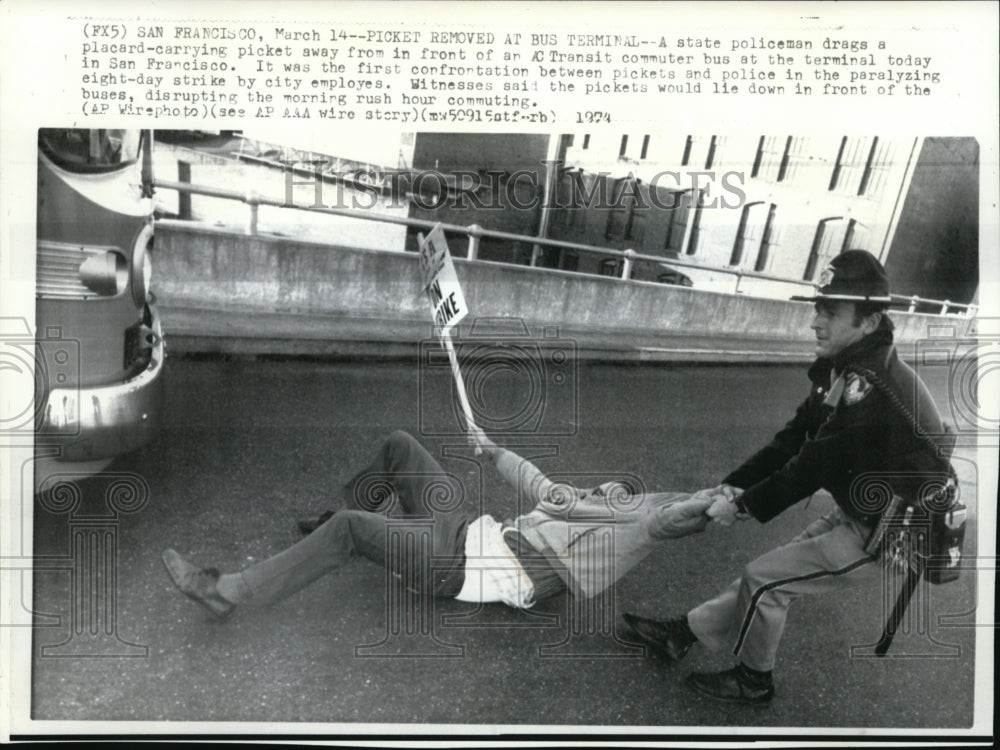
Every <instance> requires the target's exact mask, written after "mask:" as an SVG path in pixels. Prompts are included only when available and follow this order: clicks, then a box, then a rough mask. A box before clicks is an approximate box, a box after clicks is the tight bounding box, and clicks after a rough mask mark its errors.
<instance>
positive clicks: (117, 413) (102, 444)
mask: <svg viewBox="0 0 1000 750" xmlns="http://www.w3.org/2000/svg"><path fill="white" fill-rule="evenodd" d="M150 313H151V315H152V326H150V327H151V329H152V331H153V333H154V336H153V342H152V346H151V349H150V358H149V362H148V364H147V365H146V368H145V369H144V370H143V371H142V372H140V373H138V374H137V375H135V376H134V377H132V378H130V379H128V380H125V381H123V382H121V383H114V384H111V385H102V386H95V387H92V388H81V387H69V388H59V387H55V388H52V389H51V390H50V392H49V395H48V398H47V400H46V403H45V409H44V412H43V413H42V415H41V424H40V425H39V427H38V429H37V431H36V437H35V447H36V452H37V451H38V449H47V450H46V452H52V453H54V454H55V458H56V459H57V461H58V462H59V463H61V464H66V463H70V462H73V463H75V462H81V463H89V462H99V461H101V460H110V459H112V458H114V457H115V456H118V455H121V454H123V453H128V452H129V451H132V450H135V449H136V448H139V447H141V446H143V445H145V444H146V443H147V442H149V441H150V440H151V439H152V438H153V436H154V435H155V434H156V431H157V428H158V427H159V423H160V418H161V413H162V410H163V399H164V390H163V362H164V356H165V353H166V349H165V344H164V341H163V331H162V328H161V325H160V317H159V315H158V314H157V312H156V310H155V308H153V307H152V306H150Z"/></svg>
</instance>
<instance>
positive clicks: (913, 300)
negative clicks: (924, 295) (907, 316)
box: [907, 295, 919, 312]
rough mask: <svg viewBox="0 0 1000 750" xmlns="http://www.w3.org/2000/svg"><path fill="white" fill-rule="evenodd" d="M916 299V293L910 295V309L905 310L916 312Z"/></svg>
mask: <svg viewBox="0 0 1000 750" xmlns="http://www.w3.org/2000/svg"><path fill="white" fill-rule="evenodd" d="M917 299H919V298H918V297H917V295H913V296H912V297H910V309H909V310H907V312H916V310H917Z"/></svg>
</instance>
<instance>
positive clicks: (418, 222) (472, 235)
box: [154, 180, 978, 316]
mask: <svg viewBox="0 0 1000 750" xmlns="http://www.w3.org/2000/svg"><path fill="white" fill-rule="evenodd" d="M154 185H155V187H158V188H162V189H164V190H176V191H177V192H178V193H179V194H182V195H203V196H207V197H212V198H221V199H224V200H233V201H239V202H241V203H244V204H245V205H247V206H248V207H249V209H250V225H249V235H250V236H257V235H258V226H259V219H260V207H261V206H270V207H273V208H283V209H295V210H299V211H307V212H309V213H318V214H325V215H330V216H341V217H344V218H350V219H359V220H362V221H376V222H381V223H386V224H397V225H402V226H406V227H410V228H414V229H426V230H430V229H433V228H434V227H435V226H437V225H438V224H439V223H440V224H441V226H442V228H443V229H444V231H445V232H447V233H451V234H459V235H465V236H466V237H468V240H469V242H468V246H467V249H466V254H465V257H466V259H467V260H477V259H478V256H479V245H480V242H481V240H482V239H483V238H484V237H486V238H490V239H495V240H505V241H508V242H521V243H526V244H530V245H533V246H534V247H535V252H533V253H532V265H534V261H535V259H536V257H537V255H538V252H537V249H538V248H539V247H551V248H557V249H562V250H574V251H579V252H585V253H593V254H599V255H602V256H605V257H607V256H612V257H618V258H619V259H620V260H621V263H620V266H621V274H620V276H618V278H621V279H624V280H630V279H631V277H632V271H633V268H634V265H635V262H636V261H647V262H651V263H655V264H657V265H661V266H665V267H669V268H673V267H679V268H691V269H697V270H700V271H706V272H710V273H718V274H722V275H727V276H733V277H735V281H736V285H735V292H736V293H739V292H740V284H741V283H742V281H743V280H744V279H759V280H762V281H772V282H778V283H781V284H788V285H792V286H798V287H802V288H803V289H804V290H807V291H809V292H812V291H814V290H815V289H816V286H815V284H813V283H812V282H809V281H803V280H799V279H789V278H787V277H784V276H777V275H774V274H767V273H761V272H759V271H745V270H743V269H742V268H733V267H726V266H705V265H703V264H700V263H696V262H693V261H688V260H684V259H683V258H667V257H663V256H661V255H646V254H643V253H637V252H636V251H635V250H633V249H631V248H628V249H626V250H616V249H614V248H608V247H601V246H599V245H585V244H581V243H578V242H567V241H565V240H554V239H550V238H548V237H531V236H528V235H523V234H515V233H512V232H498V231H495V230H492V229H485V228H484V227H482V226H480V225H479V224H470V225H468V226H463V225H461V224H446V223H443V222H436V221H429V220H427V219H412V218H409V217H407V218H399V217H393V216H385V215H375V214H372V213H369V212H367V211H359V210H356V209H349V208H331V207H328V206H299V205H296V204H294V203H291V204H290V203H288V202H286V201H279V200H276V199H274V198H268V197H266V196H264V195H261V194H260V193H257V192H255V191H252V190H251V191H247V192H244V193H241V192H238V191H235V190H227V189H225V188H216V187H210V186H207V185H196V184H193V183H188V182H173V181H170V180H156V181H155V183H154ZM406 197H407V198H408V197H409V194H408V195H407V196H406ZM892 297H893V299H895V300H899V301H905V302H906V303H907V304H908V305H909V309H908V312H915V311H916V309H917V307H919V306H921V305H927V306H931V307H936V308H938V314H939V315H946V314H948V313H949V312H951V311H952V310H956V311H959V310H964V311H965V314H966V315H967V316H972V315H974V314H975V312H976V310H977V309H978V306H977V305H973V304H963V303H958V302H951V301H949V300H935V299H927V298H922V297H918V296H916V295H912V296H906V295H899V294H894V295H892Z"/></svg>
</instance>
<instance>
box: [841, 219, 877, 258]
mask: <svg viewBox="0 0 1000 750" xmlns="http://www.w3.org/2000/svg"><path fill="white" fill-rule="evenodd" d="M870 239H871V232H870V231H869V230H868V227H866V226H865V225H864V224H862V223H861V222H859V221H857V220H855V219H851V220H849V221H848V222H847V228H846V229H845V230H844V242H843V243H842V244H841V246H840V252H842V253H843V252H846V251H848V250H867V249H868V244H869V240H870Z"/></svg>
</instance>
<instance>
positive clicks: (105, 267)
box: [34, 128, 165, 491]
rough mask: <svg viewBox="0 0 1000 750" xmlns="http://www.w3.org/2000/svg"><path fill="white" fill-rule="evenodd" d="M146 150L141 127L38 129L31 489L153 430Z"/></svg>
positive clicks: (96, 462) (81, 469)
mask: <svg viewBox="0 0 1000 750" xmlns="http://www.w3.org/2000/svg"><path fill="white" fill-rule="evenodd" d="M152 148H153V134H152V131H150V130H106V129H55V128H43V129H41V130H39V133H38V211H37V248H36V253H37V255H36V275H35V324H36V325H35V404H36V407H35V435H34V437H35V456H36V459H35V489H36V491H42V490H44V489H45V487H46V484H47V483H48V484H50V485H51V484H52V483H54V482H57V481H60V480H62V479H64V478H66V477H67V476H75V477H81V476H87V475H90V474H94V473H96V472H99V471H101V470H102V469H103V468H104V467H105V466H106V465H107V464H109V463H110V462H111V461H112V460H113V459H114V458H116V457H117V456H120V455H122V454H125V453H128V452H130V451H132V450H135V449H137V448H139V447H141V446H142V445H144V444H146V443H147V442H149V441H150V440H151V439H152V438H153V436H154V435H155V434H156V432H157V429H158V426H159V424H160V419H161V411H162V408H163V398H164V384H163V380H164V379H163V367H164V356H165V344H164V339H163V332H162V328H161V323H160V319H159V316H158V314H157V311H156V307H155V304H154V302H155V300H154V297H153V294H152V292H151V290H150V280H151V275H152V258H151V257H150V255H151V251H152V247H153V236H154V233H153V175H152Z"/></svg>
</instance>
